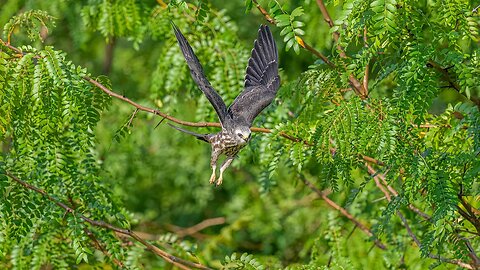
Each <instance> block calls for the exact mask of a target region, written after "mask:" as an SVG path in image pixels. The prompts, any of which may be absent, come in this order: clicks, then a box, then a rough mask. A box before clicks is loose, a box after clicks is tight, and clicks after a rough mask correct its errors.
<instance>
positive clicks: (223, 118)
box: [172, 22, 229, 125]
mask: <svg viewBox="0 0 480 270" xmlns="http://www.w3.org/2000/svg"><path fill="white" fill-rule="evenodd" d="M172 26H173V31H174V32H175V37H176V38H177V41H178V45H179V46H180V49H181V50H182V53H183V56H184V57H185V60H186V62H187V64H188V67H189V69H190V74H191V75H192V78H193V80H194V81H195V83H196V84H197V86H198V87H199V88H200V90H202V92H203V93H204V94H205V96H206V97H207V99H208V100H209V101H210V103H211V104H212V106H213V108H214V109H215V111H216V112H217V115H218V118H219V119H220V122H221V123H222V125H226V124H227V122H228V121H229V119H228V118H229V117H228V115H227V106H226V105H225V102H224V101H223V99H222V97H220V95H219V94H218V93H217V92H216V91H215V89H213V87H212V86H211V85H210V82H209V81H208V80H207V78H206V77H205V74H204V73H203V68H202V65H201V64H200V61H199V60H198V58H197V56H196V55H195V53H194V52H193V49H192V47H191V46H190V44H189V43H188V41H187V39H186V38H185V37H184V36H183V34H182V32H180V30H179V29H178V28H177V26H176V25H175V24H174V23H173V22H172Z"/></svg>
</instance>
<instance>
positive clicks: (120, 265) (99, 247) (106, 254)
mask: <svg viewBox="0 0 480 270" xmlns="http://www.w3.org/2000/svg"><path fill="white" fill-rule="evenodd" d="M83 230H84V231H85V233H86V234H87V236H88V237H89V238H90V240H92V242H93V244H94V246H95V248H96V249H98V250H100V251H101V252H102V253H103V254H105V256H107V257H109V258H110V259H111V260H112V261H113V263H114V264H116V265H117V266H118V267H121V268H123V267H125V265H124V264H123V262H121V261H120V260H118V259H117V258H114V257H112V254H111V253H110V252H108V250H106V249H105V248H104V247H103V246H102V244H101V243H100V241H99V240H98V239H97V238H96V237H95V235H94V234H93V232H92V231H90V230H89V229H87V228H84V229H83Z"/></svg>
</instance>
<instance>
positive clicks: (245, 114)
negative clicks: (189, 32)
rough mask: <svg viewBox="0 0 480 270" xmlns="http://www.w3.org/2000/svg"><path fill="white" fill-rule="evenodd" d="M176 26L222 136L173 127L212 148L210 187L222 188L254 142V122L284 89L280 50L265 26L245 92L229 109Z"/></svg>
mask: <svg viewBox="0 0 480 270" xmlns="http://www.w3.org/2000/svg"><path fill="white" fill-rule="evenodd" d="M172 26H173V30H174V32H175V36H176V38H177V41H178V45H179V46H180V49H181V50H182V53H183V55H184V57H185V60H186V62H187V64H188V67H189V69H190V74H191V75H192V78H193V80H194V81H195V83H196V84H197V86H198V87H199V88H200V90H202V92H203V93H204V94H205V96H206V97H207V99H208V100H209V101H210V103H211V104H212V106H213V108H214V109H215V111H216V112H217V115H218V118H219V119H220V123H221V125H222V130H221V131H220V132H218V133H211V134H198V133H194V132H191V131H188V130H185V129H182V128H179V127H177V126H174V125H170V126H172V127H173V128H175V129H177V130H179V131H182V132H185V133H187V134H190V135H193V136H195V137H197V139H199V140H202V141H205V142H207V143H210V144H211V146H212V156H211V160H210V166H211V167H212V170H213V172H212V175H211V177H210V184H213V183H215V184H216V185H217V186H219V185H221V184H222V181H223V172H224V171H225V170H226V169H227V168H228V166H230V164H231V163H232V161H233V160H234V159H235V157H236V155H237V153H238V152H239V151H240V150H241V149H242V148H243V147H245V145H246V144H247V143H248V141H249V140H250V137H251V131H250V127H251V126H252V123H253V121H254V120H255V118H256V117H257V115H258V114H259V113H260V112H261V111H262V110H263V109H265V107H267V106H268V105H269V104H270V103H272V101H273V99H274V98H275V95H276V93H277V90H278V88H279V87H280V77H279V76H278V52H277V46H276V44H275V40H274V39H273V36H272V33H271V32H270V29H269V28H268V26H266V25H261V26H260V29H259V30H258V37H257V39H256V40H255V42H254V44H253V49H252V54H251V56H250V59H249V60H248V66H247V71H246V74H245V86H244V90H243V91H242V92H241V93H240V94H239V95H238V96H237V98H236V99H235V100H234V101H233V103H232V104H231V105H230V107H228V108H227V106H226V105H225V102H224V101H223V99H222V98H221V97H220V95H219V94H218V93H217V92H216V91H215V89H213V87H212V86H211V85H210V82H209V81H208V80H207V78H206V77H205V74H204V73H203V68H202V65H201V64H200V62H199V61H198V58H197V56H196V55H195V53H194V52H193V50H192V47H191V46H190V44H189V43H188V41H187V40H186V39H185V37H184V36H183V34H182V33H181V32H180V30H179V29H178V28H177V26H176V25H175V24H173V23H172ZM222 154H224V155H225V156H226V159H225V161H224V162H223V164H222V165H221V167H220V176H219V177H218V179H216V169H217V161H218V158H219V157H220V155H222ZM215 180H216V181H215Z"/></svg>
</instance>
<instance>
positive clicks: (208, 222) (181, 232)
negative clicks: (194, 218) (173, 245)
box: [171, 217, 226, 237]
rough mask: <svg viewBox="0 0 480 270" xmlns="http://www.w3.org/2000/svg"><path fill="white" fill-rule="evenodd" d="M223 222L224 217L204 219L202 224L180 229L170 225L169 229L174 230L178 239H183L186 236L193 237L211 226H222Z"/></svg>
mask: <svg viewBox="0 0 480 270" xmlns="http://www.w3.org/2000/svg"><path fill="white" fill-rule="evenodd" d="M225 221H226V219H225V218H224V217H216V218H209V219H205V220H203V221H202V222H200V223H198V224H195V225H193V226H191V227H188V228H180V227H178V226H174V225H171V227H172V228H173V229H174V230H175V234H177V235H178V236H179V237H184V236H188V235H193V234H195V233H197V232H199V231H201V230H204V229H206V228H208V227H211V226H216V225H221V224H224V223H225Z"/></svg>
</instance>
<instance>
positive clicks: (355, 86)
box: [317, 0, 368, 99]
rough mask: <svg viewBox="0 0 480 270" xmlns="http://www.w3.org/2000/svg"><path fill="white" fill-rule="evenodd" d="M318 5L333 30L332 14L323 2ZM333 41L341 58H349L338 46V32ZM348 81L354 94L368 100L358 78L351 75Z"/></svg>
mask: <svg viewBox="0 0 480 270" xmlns="http://www.w3.org/2000/svg"><path fill="white" fill-rule="evenodd" d="M317 5H318V8H319V9H320V12H321V13H322V16H323V19H324V20H325V21H326V22H327V24H328V26H329V27H330V28H332V27H333V20H332V17H330V13H329V12H328V10H327V8H326V7H325V4H324V3H323V1H322V0H317ZM333 39H334V40H335V43H337V50H338V52H339V55H340V57H341V58H347V54H346V53H345V49H344V48H343V47H342V46H341V45H340V44H338V40H339V39H340V33H338V31H334V32H333ZM348 81H349V83H350V85H351V86H352V88H353V90H354V92H355V93H356V94H357V95H358V96H359V97H360V98H361V99H366V98H367V97H368V92H367V91H366V89H365V87H364V86H363V85H362V84H361V83H360V82H359V81H358V80H357V78H355V77H354V76H353V74H349V76H348Z"/></svg>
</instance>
